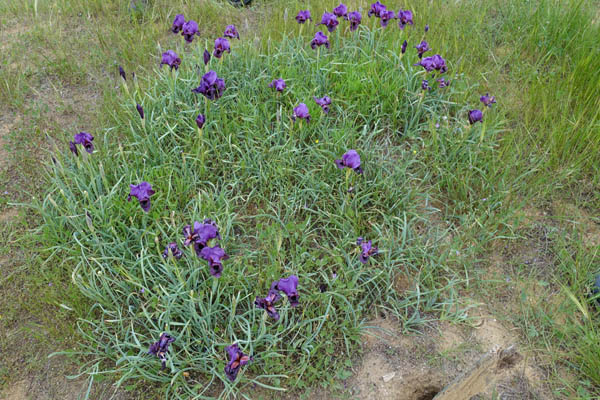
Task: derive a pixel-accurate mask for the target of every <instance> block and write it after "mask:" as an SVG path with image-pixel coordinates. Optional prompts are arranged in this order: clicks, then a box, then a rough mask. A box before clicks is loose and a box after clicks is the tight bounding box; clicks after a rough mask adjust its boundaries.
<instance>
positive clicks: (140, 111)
mask: <svg viewBox="0 0 600 400" xmlns="http://www.w3.org/2000/svg"><path fill="white" fill-rule="evenodd" d="M135 108H137V112H138V114H140V118H141V119H144V109H143V108H142V106H141V105H139V104H136V106H135Z"/></svg>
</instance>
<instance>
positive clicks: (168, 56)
mask: <svg viewBox="0 0 600 400" xmlns="http://www.w3.org/2000/svg"><path fill="white" fill-rule="evenodd" d="M179 64H181V58H179V56H178V55H177V53H175V52H174V51H173V50H167V51H166V52H164V53H163V54H162V60H161V62H160V67H161V68H162V66H163V65H168V66H169V67H171V69H173V68H175V69H177V68H179Z"/></svg>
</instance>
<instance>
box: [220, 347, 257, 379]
mask: <svg viewBox="0 0 600 400" xmlns="http://www.w3.org/2000/svg"><path fill="white" fill-rule="evenodd" d="M225 351H227V354H228V355H229V362H228V363H227V365H226V366H225V375H227V377H228V378H229V380H230V381H232V382H233V381H235V378H236V377H237V374H238V372H239V370H240V367H242V366H244V365H246V364H248V363H249V362H250V361H252V360H253V358H252V357H250V356H247V355H246V354H244V353H243V352H242V351H241V350H240V348H239V347H238V345H237V343H234V344H232V345H231V346H227V347H225Z"/></svg>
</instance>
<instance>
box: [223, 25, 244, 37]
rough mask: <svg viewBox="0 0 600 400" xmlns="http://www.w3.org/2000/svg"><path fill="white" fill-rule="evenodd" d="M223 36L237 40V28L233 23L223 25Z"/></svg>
mask: <svg viewBox="0 0 600 400" xmlns="http://www.w3.org/2000/svg"><path fill="white" fill-rule="evenodd" d="M223 36H225V37H228V38H232V39H233V38H237V39H238V40H239V38H240V34H239V32H238V31H237V29H236V28H235V25H227V26H226V27H225V32H224V33H223Z"/></svg>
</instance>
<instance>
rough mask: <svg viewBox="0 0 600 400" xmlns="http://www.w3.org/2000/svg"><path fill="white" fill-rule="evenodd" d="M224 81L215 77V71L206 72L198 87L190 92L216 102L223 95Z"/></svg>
mask: <svg viewBox="0 0 600 400" xmlns="http://www.w3.org/2000/svg"><path fill="white" fill-rule="evenodd" d="M224 90H225V81H224V80H223V79H221V78H219V77H218V76H217V73H216V72H215V71H212V70H211V71H208V72H207V73H206V74H204V76H203V77H202V82H200V86H198V87H197V88H196V89H192V92H195V93H201V94H203V95H204V96H205V97H206V98H208V99H209V100H216V99H218V98H219V97H221V96H222V95H223V91H224Z"/></svg>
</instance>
